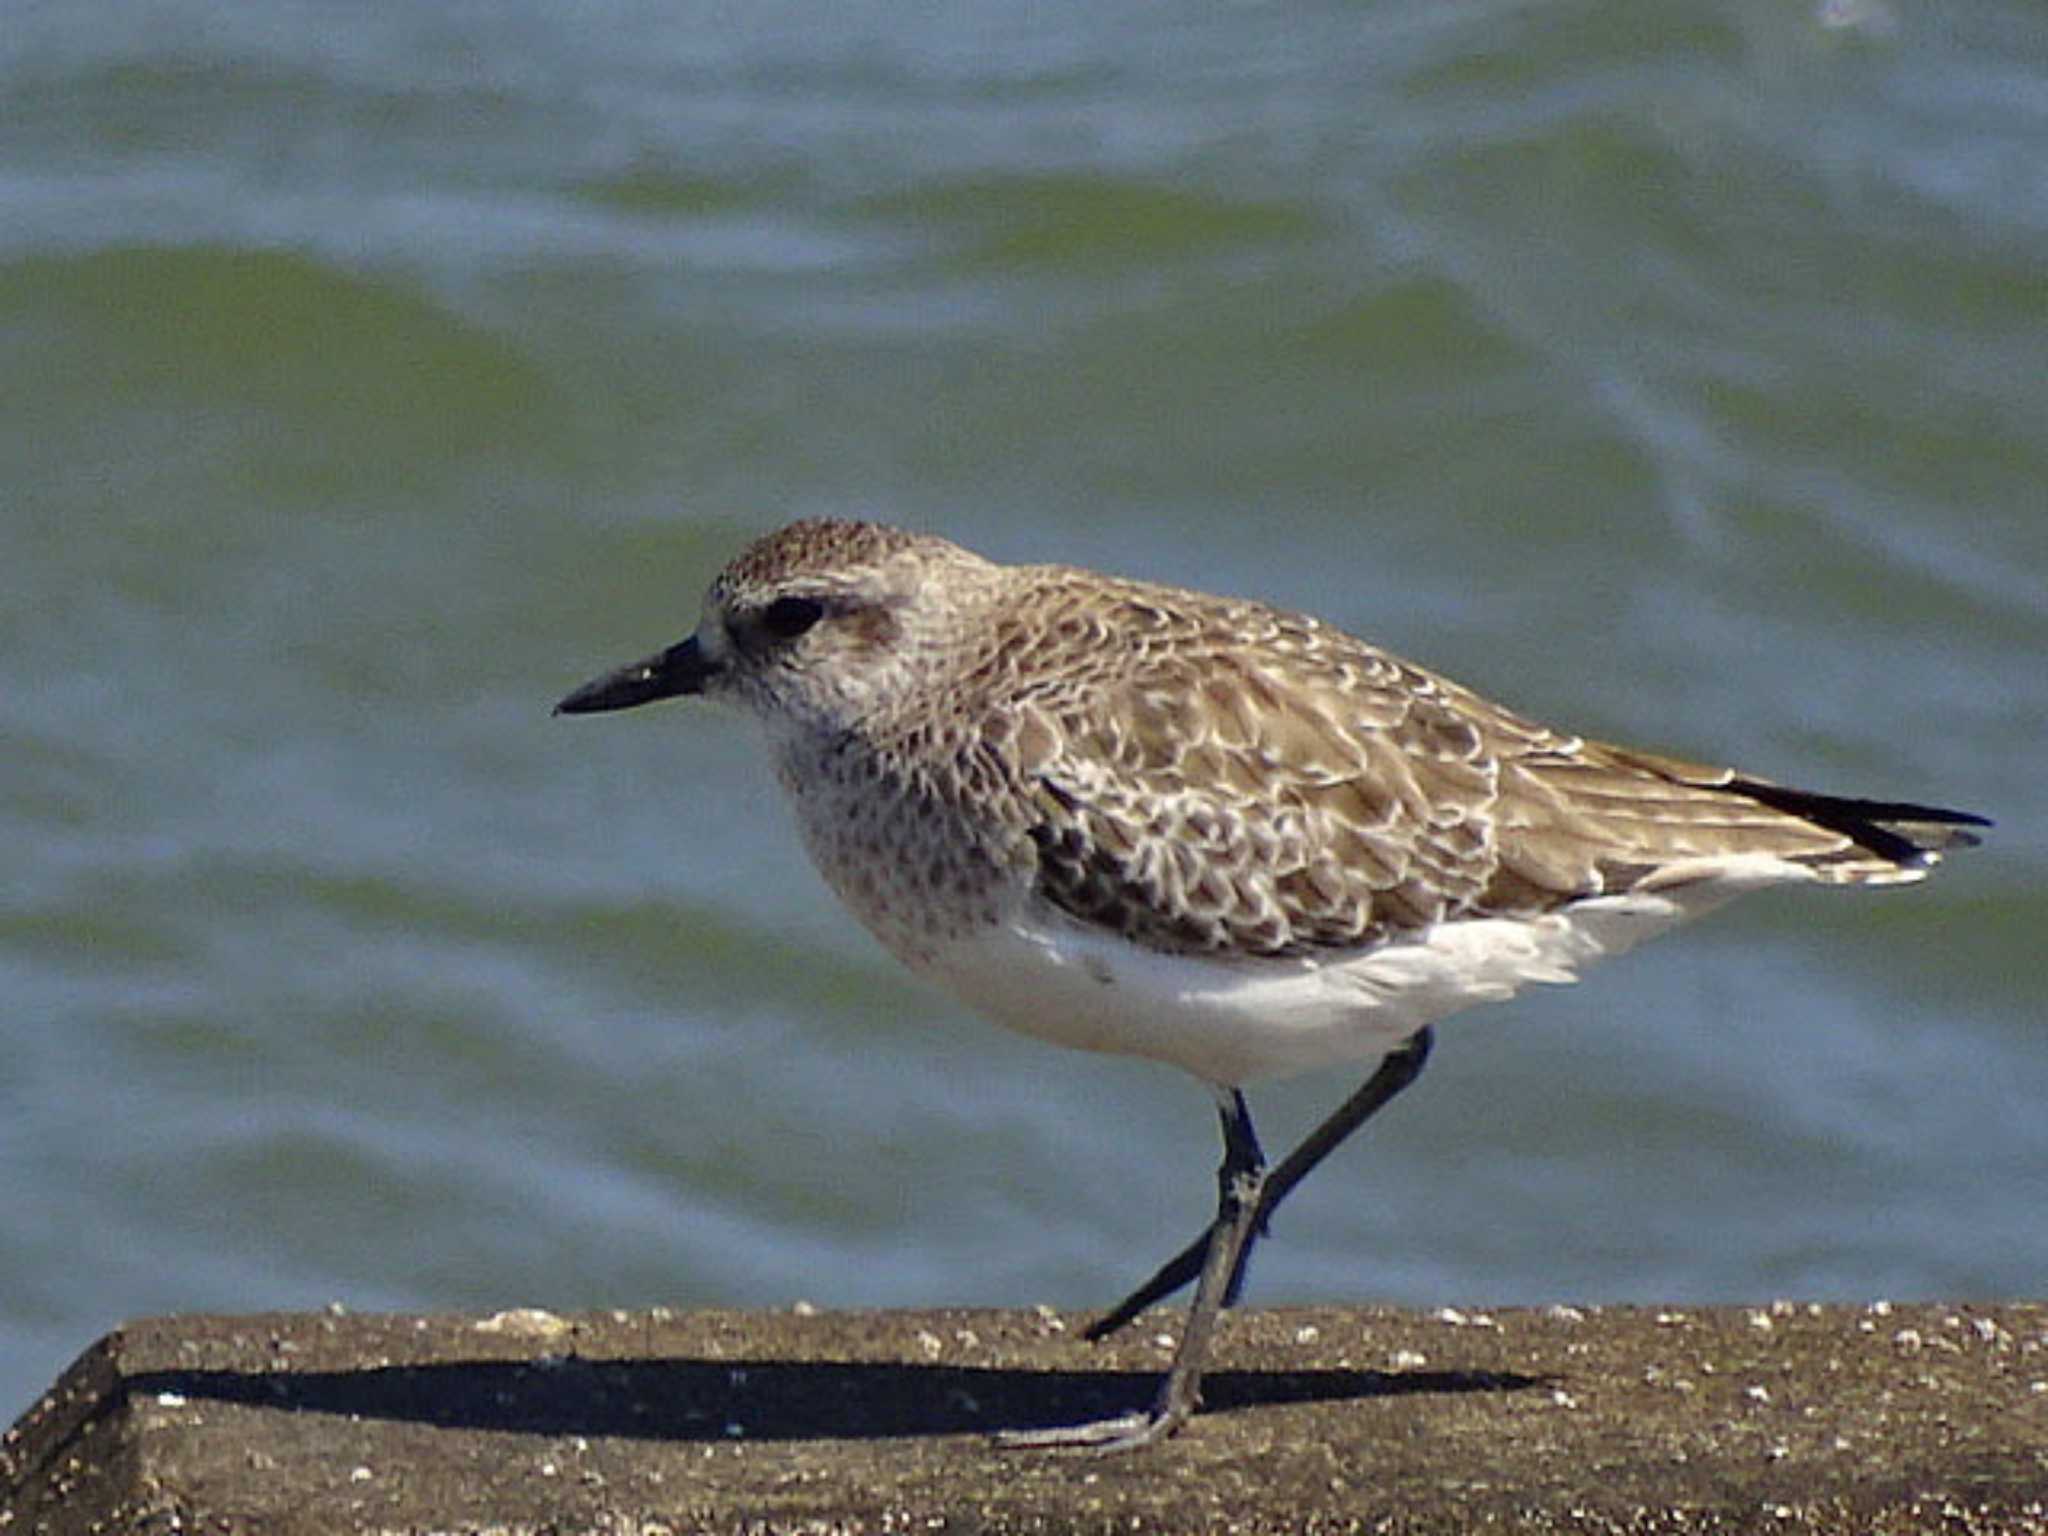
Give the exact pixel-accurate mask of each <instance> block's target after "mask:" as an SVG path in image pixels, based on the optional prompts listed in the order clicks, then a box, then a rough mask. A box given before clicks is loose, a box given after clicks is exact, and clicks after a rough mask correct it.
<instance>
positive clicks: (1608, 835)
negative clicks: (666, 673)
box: [698, 522, 1960, 966]
mask: <svg viewBox="0 0 2048 1536" xmlns="http://www.w3.org/2000/svg"><path fill="white" fill-rule="evenodd" d="M790 597H800V598H805V599H809V600H812V601H813V602H815V603H816V604H817V605H818V613H819V617H818V618H817V619H816V622H815V623H814V624H812V625H811V626H810V627H808V628H807V629H806V630H805V631H804V632H803V633H801V634H798V635H795V636H793V637H788V638H784V637H779V636H777V635H774V634H772V633H771V632H770V626H769V625H768V622H767V617H766V616H767V615H768V613H769V609H770V607H771V605H772V604H774V603H775V602H776V601H777V599H779V598H790ZM698 637H699V640H700V643H702V644H704V645H705V647H706V650H707V652H715V653H716V654H718V655H720V656H721V657H722V658H724V660H725V661H726V663H727V665H726V666H725V667H724V669H723V670H722V671H721V672H720V673H719V675H718V677H717V678H716V679H715V680H714V683H713V685H712V686H711V687H709V688H708V689H707V691H709V692H713V693H724V694H727V695H730V696H732V697H735V698H736V699H738V700H739V701H740V702H741V703H742V704H744V705H746V706H748V707H749V708H750V709H752V710H753V711H754V712H755V713H756V714H758V715H759V716H761V718H762V719H763V721H764V722H765V724H766V725H767V727H768V730H769V734H770V737H771V739H772V740H773V742H774V744H775V750H776V758H777V763H778V766H779V770H780V773H781V777H782V782H783V784H784V786H785V788H786V789H787V790H788V792H789V794H790V797H791V799H792V801H793V802H794V804H795V805H796V808H797V811H798V815H799V819H800V821H801V823H802V826H803V829H804V834H805V837H806V839H807V841H808V845H809V847H810V850H811V853H812V855H813V857H814V858H815V859H816V861H817V863H818V865H819V868H820V869H821V870H822V871H823V872H824V874H825V876H826V878H827V879H828V880H829V881H830V882H831V883H832V885H833V887H834V888H835V890H837V891H838V893H839V894H840V895H841V897H842V898H843V899H844V900H845V901H846V903H847V905H848V906H849V907H850V908H851V909H852V910H853V911H854V912H855V913H857V914H858V915H859V916H860V918H861V919H862V921H863V922H865V923H866V924H867V925H868V926H869V927H870V928H871V929H872V930H873V931H874V932H875V933H876V934H877V935H878V936H879V937H881V938H882V940H883V941H884V942H885V943H886V944H888V945H889V947H890V948H891V949H893V950H894V951H895V952H896V953H898V954H899V955H901V956H902V957H903V958H904V959H905V960H906V961H908V962H909V963H911V964H912V965H916V966H921V965H923V964H926V963H928V962H929V961H930V959H931V958H932V956H933V954H934V952H935V950H936V949H937V948H938V947H940V946H943V945H944V944H946V943H948V942H950V941H953V940H955V939H958V938H960V937H962V936H964V935H967V934H969V933H971V932H973V931H975V930H978V929H985V928H988V927H990V926H991V925H995V924H1000V923H1003V922H1006V921H1008V920H1010V918H1011V917H1012V916H1013V915H1015V914H1016V913H1018V912H1019V910H1020V909H1030V908H1033V907H1040V906H1042V907H1049V908H1052V909H1057V910H1058V911H1060V912H1062V913H1065V914H1067V915H1069V916H1070V917H1072V918H1074V919H1077V920H1078V921H1080V922H1081V923H1083V924H1087V925H1097V926H1100V927H1102V928H1104V929H1107V930H1110V931H1113V932H1115V933H1117V934H1120V935H1122V936H1123V937H1125V938H1126V939H1128V940H1130V941H1132V942H1133V943H1135V944H1138V945H1140V946H1143V947H1145V948H1148V949H1152V950H1157V951H1163V952H1168V953H1190V954H1206V955H1211V956H1245V957H1287V956H1304V955H1307V956H1327V957H1330V958H1333V959H1334V958H1336V957H1338V956H1339V955H1341V954H1349V953H1357V952H1359V951H1362V950H1370V949H1372V948H1375V947H1377V946H1382V945H1385V944H1388V943H1392V942H1398V941H1401V940H1402V939H1404V938H1407V937H1412V936H1415V935H1419V934H1422V933H1424V932H1426V931H1428V930H1430V929H1432V928H1433V927H1435V926H1436V925H1441V924H1446V923H1456V922H1460V921H1464V920H1470V919H1484V918H1501V917H1505V918H1527V917H1534V916H1536V915H1539V914H1543V913H1548V912H1553V911H1557V910H1559V909H1561V908H1565V907H1568V906H1570V904H1572V903H1574V902H1580V901H1585V900H1588V899H1591V898H1595V897H1601V896H1607V895H1616V894H1626V893H1630V892H1637V891H1655V890H1669V889H1672V888H1674V887H1677V886H1680V885H1685V884H1691V883H1696V882H1712V881H1714V880H1715V879H1716V878H1717V877H1718V875H1719V874H1720V872H1721V870H1722V867H1723V865H1724V864H1725V863H1726V862H1727V861H1731V860H1734V861H1739V862H1740V865H1741V867H1742V869H1743V872H1744V882H1745V884H1755V883H1758V882H1757V881H1756V879H1755V871H1756V869H1757V867H1758V864H1759V861H1760V860H1761V861H1765V862H1769V863H1771V864H1773V865H1774V866H1776V867H1778V869H1779V877H1780V878H1783V879H1788V880H1789V879H1810V880H1818V881H1824V882H1828V883H1834V884H1857V883H1886V882H1900V881H1907V880H1915V879H1918V878H1920V877H1921V876H1922V875H1923V874H1924V873H1925V871H1926V868H1927V866H1928V865H1929V864H1931V863H1932V862H1933V861H1934V860H1935V858H1937V857H1938V852H1937V850H1938V849H1940V848H1941V847H1944V846H1947V845H1948V844H1950V843H1952V842H1954V841H1957V840H1960V834H1958V832H1957V831H1956V829H1955V827H1954V826H1953V825H1950V824H1948V822H1947V821H1946V820H1944V817H1945V814H1946V813H1941V812H1938V811H1923V810H1922V808H1918V807H1905V806H1863V803H1861V802H1843V801H1835V800H1830V799H1827V798H1825V797H1817V796H1816V797H1808V796H1803V795H1800V794H1798V793H1796V792H1792V791H1786V790H1782V789H1779V788H1777V787H1776V786H1772V785H1770V784H1768V783H1767V782H1766V781H1764V780H1761V779H1755V778H1750V777H1746V776H1743V775H1740V774H1737V773H1735V772H1733V771H1732V770H1728V769H1722V768H1713V767H1706V766H1702V765H1699V764H1694V763H1686V762H1681V761H1678V760H1676V759H1673V758H1667V757H1660V756H1656V755H1653V754H1650V753H1644V752H1637V751H1630V750H1627V749H1624V748H1621V747H1614V746H1608V745H1604V744H1602V743H1599V742H1592V741H1586V740H1583V739H1581V738H1579V737H1577V736H1572V735H1568V734H1565V733H1562V732H1558V731H1554V730H1551V729H1550V728H1548V727H1545V726H1542V725H1539V724H1537V723H1535V722H1533V721H1530V720H1527V719H1524V718H1522V717H1521V716H1519V715H1516V714H1514V713H1512V712H1511V711H1509V710H1506V709H1503V708H1501V707H1500V706H1498V705H1495V704H1492V703H1489V702H1488V701H1486V700H1485V699H1482V698H1480V697H1479V696H1478V695H1476V694H1474V693H1472V692H1471V691H1469V690H1468V689H1465V688H1461V687H1459V686H1458V685H1457V684H1455V683H1452V682H1450V681H1448V680H1447V679H1444V678H1441V677H1438V676H1436V675H1435V674H1433V673H1430V672H1428V671H1426V670H1424V669H1422V668H1420V667H1417V666H1413V665H1411V664H1409V663H1407V662H1404V661H1402V660H1400V659H1399V658H1397V657H1394V656H1390V655H1388V654H1387V653H1386V652H1384V651H1381V650H1378V649H1376V648H1375V647H1373V646H1370V645H1367V644H1365V643H1364V642H1362V641H1360V640H1356V639H1354V638H1352V637H1351V636H1349V635H1346V634H1343V633H1341V632H1340V631H1337V630H1335V629H1332V628H1330V627H1329V626H1327V625H1324V624H1322V623H1319V622H1318V621H1316V620H1314V619H1312V618H1308V617H1305V616H1302V615H1299V614H1293V613H1288V612H1285V611H1282V610H1278V609H1274V608H1270V607H1267V606H1265V605H1263V604H1260V603H1256V602H1250V601H1242V600H1232V599H1225V598H1218V597H1212V596H1208V595H1205V594H1202V593H1197V592H1188V591H1181V590H1176V589H1172V588H1167V587H1161V586H1154V585H1148V584H1145V583H1141V582H1135V581H1126V580H1120V579H1116V578H1112V577H1106V576H1101V575H1097V574H1095V573H1093V572H1089V571H1083V570H1077V569H1073V568H1069V567H1061V566H1017V567H1005V566H998V565H995V564H992V563H991V562H988V561H986V560H983V559H982V558H980V557H979V556H976V555H974V554H972V553H970V552H968V551H966V550H963V549H961V548H959V547H958V546H956V545H953V544H950V543H948V542H946V541H944V540H942V539H937V538H931V537H926V536H919V535H913V534H908V533H904V532H901V531H899V530H896V529H891V528H883V527H879V526H876V525H873V524H864V523H846V522H804V523H797V524H794V525H792V526H790V527H788V528H785V529H783V530H781V531H780V532H778V533H775V534H771V535H769V536H768V537H766V538H763V539H761V540H759V541H757V542H756V543H754V544H753V545H751V546H750V547H749V548H748V549H746V550H745V551H744V552H743V553H742V554H741V555H740V556H739V557H738V558H736V559H735V560H734V561H733V562H732V563H731V564H730V565H729V566H728V567H727V568H726V569H725V571H724V572H722V573H721V574H720V575H719V577H718V578H717V580H716V581H715V582H714V583H713V584H712V587H711V590H710V593H709V595H708V598H707V603H706V611H705V616H704V621H703V624H702V626H700V628H699V631H698ZM1859 806H1862V809H1863V812H1864V814H1863V815H1862V816H1861V817H1860V818H1859V816H1858V814H1857V808H1858V807H1859ZM1918 818H1924V819H1918Z"/></svg>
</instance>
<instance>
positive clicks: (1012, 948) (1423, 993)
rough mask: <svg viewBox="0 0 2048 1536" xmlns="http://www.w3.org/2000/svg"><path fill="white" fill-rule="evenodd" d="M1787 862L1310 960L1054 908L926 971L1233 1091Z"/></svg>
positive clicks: (1785, 872)
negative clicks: (1088, 922) (1171, 944)
mask: <svg viewBox="0 0 2048 1536" xmlns="http://www.w3.org/2000/svg"><path fill="white" fill-rule="evenodd" d="M1811 878H1812V876H1811V874H1810V873H1809V872H1808V871H1807V870H1805V869H1804V868H1802V867H1800V866H1798V865H1795V864H1787V863H1784V862H1782V861H1780V860H1777V859H1764V858H1747V859H1742V860H1724V861H1718V862H1716V863H1714V864H1713V865H1711V866H1702V867H1700V868H1698V869H1695V870H1690V871H1683V872H1679V871H1673V872H1669V873H1668V874H1667V876H1666V878H1665V879H1664V881H1662V882H1660V886H1661V888H1660V889H1659V890H1657V891H1655V892H1650V893H1645V892H1637V893H1633V894H1630V895H1626V896H1603V897H1596V898H1593V899H1591V900H1587V901H1580V902H1575V903H1573V904H1572V905H1571V906H1569V907H1565V908H1563V909H1561V910H1559V911H1557V912H1554V913H1550V914H1548V915H1545V916H1542V917H1536V918H1526V919H1525V918H1476V919H1468V920H1460V921H1455V922H1447V923H1439V924H1437V925H1436V926H1435V927H1433V928H1430V929H1427V930H1425V931H1423V932H1421V933H1419V934H1417V935H1416V936H1415V937H1413V938H1411V939H1406V940H1401V941H1398V942H1394V943H1389V944H1384V945H1381V946H1379V947H1377V948H1374V949H1369V950H1363V951H1356V952H1349V953H1346V952H1341V951H1340V952H1338V953H1336V954H1334V955H1330V956H1324V957H1317V958H1311V959H1266V960H1228V959H1221V958H1210V957H1205V956H1186V955H1166V954H1160V953H1158V952H1156V951H1151V950H1143V949H1139V948H1136V947H1135V946H1133V945H1131V944H1129V943H1127V942H1125V941H1124V940H1122V939H1120V938H1118V937H1116V936H1115V935H1113V934H1109V933H1106V932H1104V931H1103V930H1100V929H1092V928H1087V927H1084V926H1083V925H1082V924H1080V923H1078V922H1076V921H1074V920H1073V919H1071V918H1069V917H1067V916H1066V915H1065V914H1063V913H1060V912H1058V911H1056V910H1054V909H1051V908H1048V907H1041V908H1037V909H1034V910H1032V911H1030V912H1028V913H1026V914H1023V915H1020V916H1019V917H1017V918H1015V919H1013V920H1012V921H1011V922H1010V923H1009V924H1007V925H1006V926H1004V927H1001V928H998V929H996V930H993V931H991V932H990V933H989V934H986V935H984V936H981V937H977V938H975V939H971V940H966V941H962V942H959V943H955V944H953V945H951V946H949V947H948V948H946V949H944V950H942V951H941V952H940V953H939V954H938V955H937V956H935V957H932V958H931V959H930V960H929V961H928V962H927V964H926V965H924V966H921V967H919V968H920V969H921V970H923V971H925V973H926V974H927V975H929V976H931V977H932V979H933V980H935V981H937V982H938V983H939V984H940V985H942V986H944V987H945V988H946V989H947V990H949V991H950V992H952V993H953V994H954V995H955V996H956V997H958V998H960V999H961V1001H963V1002H965V1003H966V1004H967V1005H968V1006H970V1007H972V1008H973V1009H975V1010H976V1011H977V1012H979V1013H981V1014H982V1015H984V1016H985V1017H987V1018H990V1019H992V1020H994V1021H995V1022H996V1023H998V1024H1002V1025H1005V1026H1007V1027H1008V1028H1011V1029H1015V1030H1019V1031H1021V1032H1023V1033H1024V1034H1027V1035H1035V1036H1037V1037H1038V1038H1039V1039H1042V1040H1049V1041H1052V1042H1053V1043H1054V1044H1057V1045H1066V1046H1072V1047H1075V1048H1076V1049H1079V1050H1086V1051H1107V1052H1111V1053H1114V1054H1117V1055H1126V1056H1144V1057H1150V1058H1151V1059H1153V1060H1156V1061H1164V1062H1170V1063H1172V1064H1173V1065H1175V1066H1178V1067H1183V1068H1185V1069H1186V1070H1187V1071H1189V1072H1192V1073H1194V1074H1195V1076H1197V1077H1200V1078H1202V1079H1204V1080H1206V1081H1208V1082H1211V1083H1217V1084H1222V1085H1226V1086H1235V1085H1238V1084H1241V1083H1245V1082H1249V1081H1252V1080H1254V1079H1257V1078H1262V1077H1279V1076H1284V1075H1286V1074H1289V1073H1294V1072H1304V1071H1307V1070H1309V1069H1311V1068H1314V1067H1324V1066H1333V1065H1336V1064H1338V1063H1343V1062H1349V1063H1355V1064H1369V1063H1374V1062H1377V1061H1378V1060H1379V1059H1380V1058H1381V1057H1383V1056H1385V1055H1386V1054H1387V1052H1388V1051H1390V1050H1392V1049H1393V1048H1394V1047H1395V1046H1396V1045H1399V1044H1400V1043H1401V1042H1402V1041H1403V1040H1406V1039H1407V1038H1408V1037H1409V1036H1410V1035H1412V1034H1414V1033H1415V1031H1417V1030H1418V1029H1421V1028H1422V1027H1423V1026H1424V1025H1427V1024H1433V1023H1435V1022H1436V1021H1437V1020H1439V1019H1442V1018H1445V1017H1447V1016H1448V1015H1450V1014H1453V1013H1456V1012H1458V1011H1459V1010H1460V1009H1462V1008H1468V1007H1470V1006H1472V1005H1473V1004H1474V1003H1486V1002H1499V1001H1501V1000H1503V999H1505V998H1509V997H1512V996H1513V995H1514V994H1515V993H1516V992H1518V991H1519V990H1521V988H1522V987H1523V986H1525V985H1526V984H1528V983H1530V982H1538V981H1540V982H1553V983H1555V982H1567V981H1576V980H1577V979H1578V971H1579V969H1580V968H1581V967H1582V966H1585V965H1587V964H1588V963H1590V962H1592V961H1594V960H1598V959H1600V958H1602V957H1603V956H1607V955H1616V954H1620V953H1621V952H1622V951H1623V950H1625V949H1629V948H1631V947H1632V946H1634V945H1636V944H1639V943H1641V942H1642V941H1643V940H1645V939H1649V938H1654V937H1655V936H1656V935H1658V934H1660V933H1663V932H1665V931H1666V930H1667V929H1670V928H1672V927H1675V926H1676V925H1677V924H1679V923H1681V922H1684V921H1686V920H1687V919H1689V918H1693V917H1697V916H1699V915H1701V914H1702V913H1704V912H1708V911H1711V910H1712V909H1713V908H1715V907H1717V906H1720V905H1721V904H1722V903H1723V902H1725V901H1728V900H1730V899H1731V898H1733V897H1735V896H1739V895H1741V894H1742V893H1743V892H1745V891H1749V890H1755V889H1758V888H1759V887H1762V886H1766V885H1777V884H1781V883H1783V882H1785V881H1789V880H1810V879H1811Z"/></svg>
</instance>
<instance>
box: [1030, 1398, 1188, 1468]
mask: <svg viewBox="0 0 2048 1536" xmlns="http://www.w3.org/2000/svg"><path fill="white" fill-rule="evenodd" d="M1187 1417H1188V1415H1187V1413H1186V1412H1185V1411H1183V1412H1180V1413H1173V1412H1170V1411H1167V1410H1165V1409H1162V1408H1159V1407H1156V1406H1155V1407H1152V1408H1148V1409H1146V1410H1145V1411H1144V1412H1142V1413H1126V1414H1120V1415H1119V1416H1118V1417H1116V1418H1113V1419H1096V1420H1095V1421H1094V1422H1092V1423H1088V1424H1060V1425H1055V1426H1054V1427H1053V1428H1051V1429H1005V1430H999V1431H998V1432H997V1433H996V1436H995V1443H996V1444H997V1445H998V1446H999V1447H1001V1448H1002V1449H1003V1450H1006V1451H1008V1450H1069V1451H1086V1452H1088V1453H1089V1454H1091V1455H1095V1456H1114V1455H1117V1454H1118V1453H1120V1452H1123V1451H1136V1450H1142V1449H1143V1448H1144V1447H1146V1446H1148V1445H1156V1444H1158V1443H1159V1442H1160V1441H1161V1440H1164V1439H1165V1438H1166V1437H1167V1436H1168V1435H1171V1434H1172V1433H1173V1432H1174V1431H1175V1430H1177V1429H1179V1428H1180V1427H1181V1425H1182V1424H1184V1423H1185V1422H1187Z"/></svg>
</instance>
